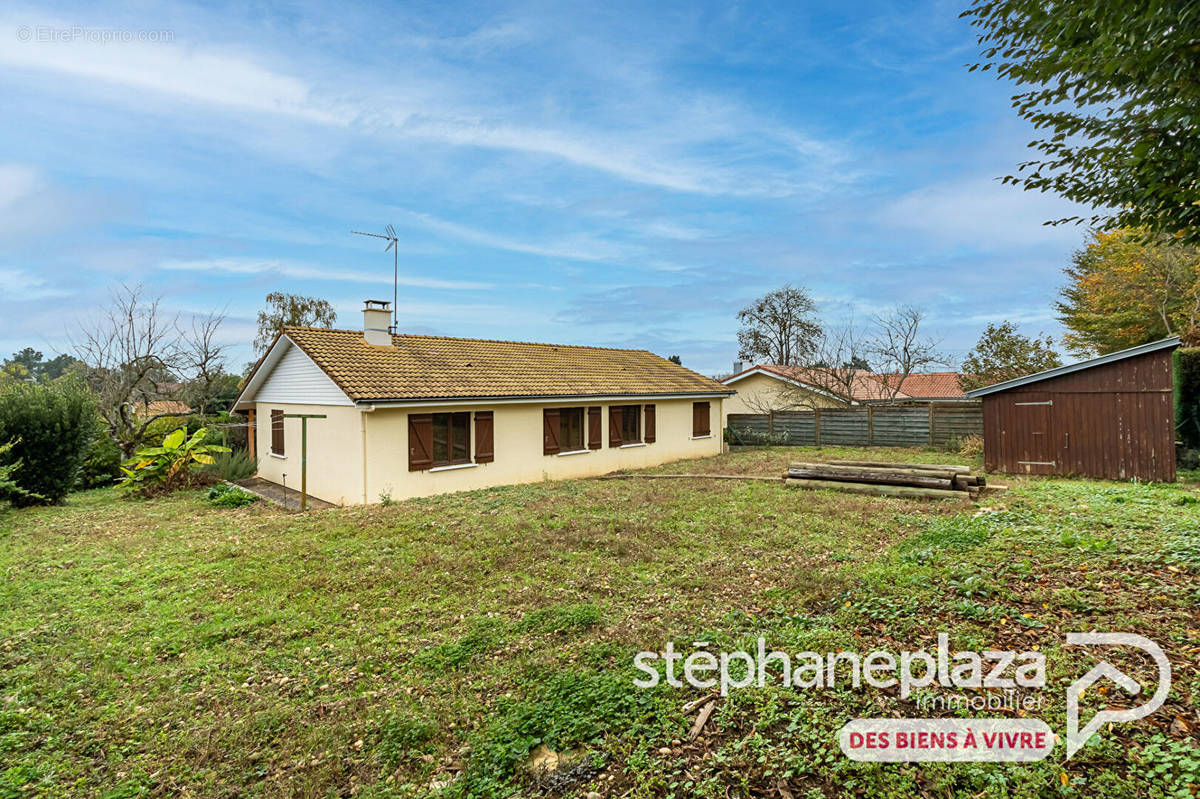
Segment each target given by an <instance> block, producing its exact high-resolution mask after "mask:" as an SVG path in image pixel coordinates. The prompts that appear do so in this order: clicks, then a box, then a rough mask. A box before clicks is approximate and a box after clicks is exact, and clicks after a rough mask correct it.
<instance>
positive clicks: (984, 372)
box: [960, 322, 1062, 391]
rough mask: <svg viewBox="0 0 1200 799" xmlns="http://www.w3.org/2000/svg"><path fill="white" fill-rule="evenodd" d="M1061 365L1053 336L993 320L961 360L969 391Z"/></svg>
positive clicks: (963, 379) (963, 385)
mask: <svg viewBox="0 0 1200 799" xmlns="http://www.w3.org/2000/svg"><path fill="white" fill-rule="evenodd" d="M1056 366H1062V361H1061V360H1060V359H1059V357H1058V353H1056V352H1055V351H1054V339H1053V338H1051V337H1050V336H1046V335H1038V336H1035V337H1034V338H1028V337H1026V336H1022V335H1021V334H1020V333H1018V332H1017V327H1016V325H1014V324H1013V323H1012V322H1001V323H1000V324H998V325H996V324H990V325H988V326H987V330H985V331H983V335H982V336H980V337H979V341H978V343H976V344H975V348H974V349H973V350H971V352H970V353H969V354H968V355H967V357H966V359H965V360H964V361H963V363H962V369H961V370H960V371H961V372H962V378H961V382H962V387H963V390H964V391H970V390H971V389H973V388H979V387H980V386H990V385H992V384H993V383H1003V382H1004V381H1005V380H1013V379H1015V378H1018V377H1024V376H1025V375H1031V374H1033V373H1035V372H1041V371H1043V370H1046V369H1053V368H1054V367H1056Z"/></svg>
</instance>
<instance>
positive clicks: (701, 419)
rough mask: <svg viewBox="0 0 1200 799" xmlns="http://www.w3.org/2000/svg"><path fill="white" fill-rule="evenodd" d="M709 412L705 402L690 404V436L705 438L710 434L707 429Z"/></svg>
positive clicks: (709, 430) (708, 428)
mask: <svg viewBox="0 0 1200 799" xmlns="http://www.w3.org/2000/svg"><path fill="white" fill-rule="evenodd" d="M708 420H709V410H708V403H707V402H693V403H692V435H693V436H706V435H708V434H710V433H711V432H712V430H711V429H710V427H709V423H708Z"/></svg>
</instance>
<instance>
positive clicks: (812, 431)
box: [728, 402, 983, 447]
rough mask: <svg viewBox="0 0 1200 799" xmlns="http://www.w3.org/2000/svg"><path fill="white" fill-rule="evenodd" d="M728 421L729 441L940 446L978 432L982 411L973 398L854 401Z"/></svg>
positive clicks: (731, 416) (741, 416) (744, 415)
mask: <svg viewBox="0 0 1200 799" xmlns="http://www.w3.org/2000/svg"><path fill="white" fill-rule="evenodd" d="M728 426H729V429H730V438H731V440H732V441H733V443H735V444H736V443H751V444H761V443H767V442H768V441H770V442H771V443H775V444H786V445H790V446H813V445H815V444H820V445H828V446H851V447H861V446H876V447H927V446H930V445H932V446H938V447H946V446H948V445H950V444H953V443H954V442H956V441H960V440H962V439H963V438H965V437H966V436H969V435H971V434H975V435H983V411H982V408H981V406H980V404H979V403H977V402H972V403H957V402H933V403H929V402H926V403H908V404H904V405H874V406H867V405H856V406H853V407H850V408H822V409H820V410H819V411H816V412H814V411H778V412H776V413H774V414H765V413H731V414H729V419H728Z"/></svg>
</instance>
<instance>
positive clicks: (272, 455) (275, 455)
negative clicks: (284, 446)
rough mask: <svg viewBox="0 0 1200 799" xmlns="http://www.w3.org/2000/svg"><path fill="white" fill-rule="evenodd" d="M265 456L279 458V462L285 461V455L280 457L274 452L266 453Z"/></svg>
mask: <svg viewBox="0 0 1200 799" xmlns="http://www.w3.org/2000/svg"><path fill="white" fill-rule="evenodd" d="M267 454H268V455H270V456H271V457H272V458H279V460H281V461H286V460H287V455H280V454H278V453H276V452H268V453H267Z"/></svg>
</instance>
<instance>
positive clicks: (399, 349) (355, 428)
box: [234, 300, 734, 505]
mask: <svg viewBox="0 0 1200 799" xmlns="http://www.w3.org/2000/svg"><path fill="white" fill-rule="evenodd" d="M388 306H389V303H386V302H383V301H379V300H371V301H368V302H367V307H366V308H364V310H363V318H364V325H363V329H362V330H326V329H317V328H308V327H284V328H283V330H282V331H281V332H280V333H279V335H278V337H277V338H276V340H275V342H274V343H273V344H272V345H271V347H270V349H269V350H268V351H267V353H266V354H265V355H264V356H263V358H262V359H261V360H260V362H259V363H258V365H257V366H256V367H255V369H254V371H253V372H252V373H251V375H250V377H249V378H248V380H247V381H246V385H245V387H244V388H243V390H242V393H241V394H240V396H239V397H238V399H237V401H236V402H235V404H234V409H235V410H237V411H240V412H244V413H246V414H248V415H249V417H250V419H251V422H252V433H251V437H250V440H251V441H252V442H253V454H255V455H256V457H257V458H258V475H259V477H262V478H264V479H266V480H269V481H271V482H274V483H279V484H286V485H287V486H290V487H293V488H296V487H299V485H300V468H301V463H300V460H301V444H302V442H301V419H299V418H295V415H298V414H316V415H323V416H324V418H314V419H309V420H308V432H307V461H308V464H307V472H308V474H307V484H308V491H309V493H310V494H311V495H313V496H315V497H317V498H319V499H323V500H325V501H327V502H332V503H334V504H338V505H350V504H359V503H370V502H377V501H379V500H380V499H381V498H383V497H391V498H392V499H403V498H407V497H416V496H425V495H430V494H441V493H445V492H450V491H463V490H469V489H475V488H485V487H489V486H498V485H508V484H514V483H528V482H535V481H539V480H545V479H562V478H572V477H589V476H593V475H600V474H604V473H606V472H611V471H615V470H617V469H630V468H639V467H644V466H654V465H657V464H660V463H665V462H668V461H672V460H679V459H682V458H698V457H704V456H709V455H716V454H718V453H720V452H721V448H722V441H721V428H720V424H721V419H722V414H721V403H722V402H723V401H724V400H725V398H726V397H728V396H730V395H731V394H733V393H734V392H733V390H732V389H729V388H726V387H725V386H723V385H721V384H720V383H718V382H717V381H715V380H712V379H710V378H707V377H704V376H702V375H699V374H697V373H695V372H693V371H691V370H689V369H686V368H684V367H682V366H678V365H676V364H674V363H671V362H670V361H667V360H665V359H663V358H660V357H659V356H657V355H654V354H652V353H650V352H646V351H645V350H622V349H607V348H601V347H584V346H564V345H553V344H532V343H526V342H516V341H489V340H479V339H466V338H450V337H444V336H418V335H394V334H393V333H392V332H391V330H390V328H389V322H390V318H391V310H390V308H389V307H388Z"/></svg>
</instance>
